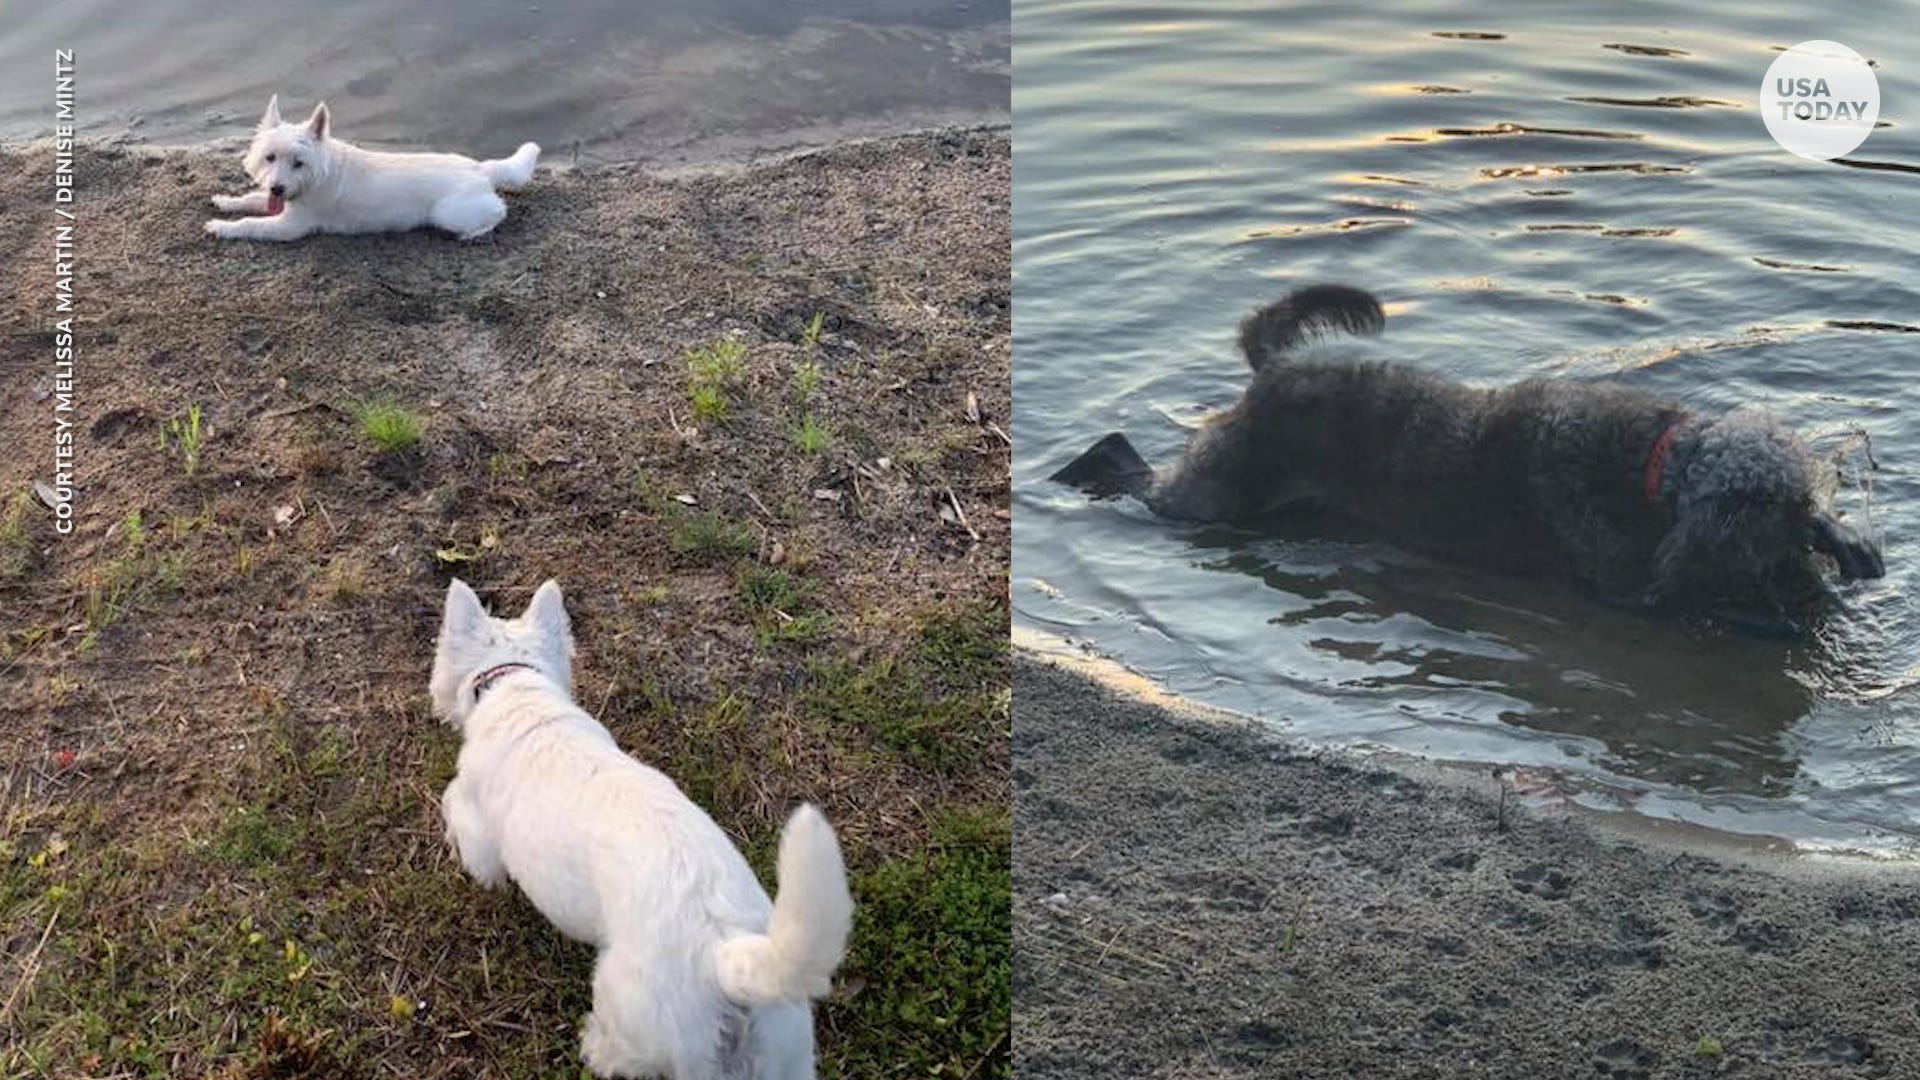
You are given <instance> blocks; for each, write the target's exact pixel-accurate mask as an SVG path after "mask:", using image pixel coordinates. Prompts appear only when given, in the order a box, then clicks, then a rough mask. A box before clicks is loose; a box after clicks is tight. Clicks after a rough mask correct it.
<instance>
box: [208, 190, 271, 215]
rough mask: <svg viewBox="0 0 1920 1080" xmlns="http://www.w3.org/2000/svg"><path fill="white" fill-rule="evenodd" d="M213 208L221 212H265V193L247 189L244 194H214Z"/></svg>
mask: <svg viewBox="0 0 1920 1080" xmlns="http://www.w3.org/2000/svg"><path fill="white" fill-rule="evenodd" d="M213 208H214V209H215V210H218V211H220V212H221V213H223V214H264V213H266V212H267V193H266V192H264V191H249V192H247V193H246V194H245V195H215V196H214V197H213Z"/></svg>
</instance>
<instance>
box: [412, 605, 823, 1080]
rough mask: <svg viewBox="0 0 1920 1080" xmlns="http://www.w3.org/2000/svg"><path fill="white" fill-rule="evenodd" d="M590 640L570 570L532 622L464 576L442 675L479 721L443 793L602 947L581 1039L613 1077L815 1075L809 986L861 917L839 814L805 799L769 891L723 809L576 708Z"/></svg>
mask: <svg viewBox="0 0 1920 1080" xmlns="http://www.w3.org/2000/svg"><path fill="white" fill-rule="evenodd" d="M572 654H573V635H572V631H571V629H570V624H569V622H568V619H567V609H566V605H565V603H564V601H563V600H562V599H561V596H560V586H559V585H557V584H555V583H554V582H552V581H549V582H547V583H546V584H544V585H542V586H540V589H539V591H537V592H535V593H534V595H533V601H532V603H530V604H528V605H527V610H526V611H525V613H523V614H522V615H521V616H520V617H519V618H517V619H495V618H491V617H489V616H488V614H487V612H486V609H485V608H484V607H482V606H481V604H480V599H479V597H477V596H475V595H474V593H473V590H472V589H470V588H468V587H467V585H466V583H465V582H463V581H458V580H456V581H454V583H453V584H452V585H451V586H449V587H448V589H447V604H446V614H445V618H444V620H443V622H442V624H441V627H440V641H439V646H438V653H437V655H436V656H435V658H434V662H433V682H432V691H433V704H434V709H435V711H436V712H438V713H439V714H440V716H441V717H443V718H445V719H446V720H448V721H450V722H452V723H453V724H454V725H455V726H456V727H458V728H459V729H460V733H461V740H462V744H461V747H460V763H459V769H458V773H457V775H455V776H454V778H453V782H452V783H451V784H448V785H447V790H446V793H445V794H444V795H443V796H442V797H441V801H440V808H441V812H442V814H443V815H444V816H445V818H446V822H447V835H448V837H449V838H450V839H451V840H452V842H453V844H454V846H455V848H456V849H457V850H458V851H459V855H460V861H461V862H462V863H463V864H465V866H466V868H467V871H468V872H469V873H471V874H472V875H473V877H474V879H475V880H476V881H478V882H479V883H480V884H481V885H484V886H486V887H488V888H492V887H494V886H497V885H500V884H501V883H503V882H505V881H506V880H508V879H509V878H511V879H512V880H513V881H514V882H516V883H518V884H519V886H520V889H521V891H522V892H524V893H526V895H527V898H528V899H529V900H532V901H533V905H534V906H535V907H537V908H539V909H540V911H541V913H542V914H544V915H545V916H546V917H547V918H548V919H549V920H550V921H551V922H552V923H553V924H554V925H555V926H556V927H558V928H559V929H560V932H561V933H563V934H566V935H567V936H568V937H571V938H574V939H576V940H579V941H585V942H589V943H591V944H592V945H594V946H595V947H596V948H598V949H599V950H600V958H599V960H598V962H597V964H596V965H595V968H594V973H593V1012H592V1013H591V1014H590V1015H588V1017H587V1021H586V1026H585V1029H584V1030H583V1032H582V1033H581V1039H580V1056H581V1059H582V1060H583V1061H584V1062H585V1063H586V1065H587V1067H588V1068H589V1069H591V1070H592V1071H593V1072H594V1073H595V1074H596V1075H599V1076H606V1077H652V1076H665V1077H669V1078H671V1080H811V1078H812V1077H813V1014H812V1011H811V1010H810V1009H809V1007H808V1005H807V1001H808V999H809V998H814V997H820V996H822V995H824V994H826V993H827V991H828V988H829V985H830V982H831V980H832V977H833V971H834V969H835V968H836V967H838V966H839V964H840V959H841V957H842V956H843V955H844V954H845V952H846V944H847V933H848V931H849V929H850V928H851V925H852V921H853V898H852V896H850V895H849V894H848V892H847V879H846V870H845V868H844V867H843V866H842V865H841V861H840V845H839V843H838V842H837V841H836V840H835V839H834V836H833V830H832V829H831V828H830V827H829V826H828V825H827V822H826V819H825V818H823V817H822V816H821V815H820V812H819V811H818V810H816V809H814V808H813V807H812V806H806V805H803V806H801V807H800V808H799V809H798V810H796V811H794V813H793V816H792V817H791V818H789V819H788V820H787V825H786V829H785V831H783V832H782V833H781V835H780V854H779V874H780V892H779V898H778V899H776V900H774V901H772V902H769V901H768V900H767V894H766V891H765V890H763V889H762V888H761V887H760V883H759V882H758V881H757V880H755V879H754V876H753V870H752V868H751V867H749V866H748V865H747V860H746V859H744V858H742V857H741V855H740V853H739V851H737V850H735V848H734V846H733V845H732V844H731V843H729V842H728V841H727V836H726V834H725V833H724V832H722V831H721V830H720V827H719V826H718V825H715V824H714V823H713V819H712V818H710V817H708V816H707V815H706V814H705V813H703V812H702V811H701V809H700V808H699V807H698V806H695V805H694V804H693V803H692V802H691V801H690V800H688V799H687V797H686V796H685V795H683V794H681V793H680V789H679V788H677V787H675V786H674V784H673V781H671V780H669V779H667V777H666V776H664V775H662V774H661V773H660V772H658V771H657V770H654V769H651V768H648V767H647V766H645V765H642V764H640V763H639V762H638V761H635V760H634V759H633V758H631V757H628V756H627V755H626V754H624V753H622V752H621V751H620V748H619V747H618V746H616V745H615V744H614V741H613V736H612V735H611V734H609V733H608V732H607V729H606V728H604V727H602V726H601V725H600V724H599V722H598V721H596V720H594V718H593V717H591V716H589V715H588V714H587V713H586V712H584V711H582V710H581V709H580V708H579V707H578V706H576V705H574V703H573V665H572Z"/></svg>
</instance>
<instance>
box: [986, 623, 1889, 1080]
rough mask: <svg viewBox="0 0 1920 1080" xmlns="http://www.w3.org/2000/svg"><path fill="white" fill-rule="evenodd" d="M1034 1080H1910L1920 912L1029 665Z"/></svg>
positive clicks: (1851, 883)
mask: <svg viewBox="0 0 1920 1080" xmlns="http://www.w3.org/2000/svg"><path fill="white" fill-rule="evenodd" d="M1014 760H1015V763H1016V764H1015V770H1014V830H1015V836H1016V837H1017V838H1018V839H1017V842H1016V844H1015V851H1014V933H1015V942H1016V950H1015V959H1014V1016H1015V1021H1014V1022H1015V1047H1016V1057H1017V1065H1016V1069H1017V1071H1018V1072H1019V1074H1020V1075H1023V1076H1035V1077H1050V1078H1051V1077H1068V1078H1070V1077H1094V1076H1156V1077H1202V1076H1204V1077H1237V1076H1249V1077H1251V1076H1262V1077H1273V1076H1287V1077H1294V1076H1329V1077H1332V1076H1340V1077H1346V1076H1354V1077H1361V1076H1364V1077H1386V1076H1407V1077H1415V1076H1449V1077H1451V1076H1474V1077H1482V1076H1485V1077H1529V1078H1533V1077H1560V1076H1613V1077H1661V1076H1715V1075H1745V1076H1767V1077H1774V1076H1802V1075H1805V1076H1828V1077H1831V1076H1910V1075H1914V1074H1915V1073H1916V1071H1917V1070H1920V1016H1917V1015H1916V999H1915V991H1916V987H1917V986H1920V974H1916V968H1915V965H1914V963H1913V959H1914V957H1915V956H1916V955H1920V893H1916V891H1915V889H1914V888H1913V885H1912V883H1911V881H1910V880H1908V879H1906V878H1904V877H1902V876H1899V875H1894V874H1874V875H1834V876H1823V875H1819V874H1815V873H1810V872H1774V871H1770V870H1768V869H1765V868H1762V867H1760V866H1757V865H1737V864H1735V863H1734V862H1732V861H1721V860H1718V859H1715V858H1709V857H1706V856H1703V855H1699V854H1687V853H1676V852H1674V851H1672V850H1662V849H1658V848H1655V847H1652V846H1649V845H1646V844H1642V843H1637V842H1633V841H1629V840H1626V839H1623V838H1622V837H1620V836H1617V835H1613V834H1610V833H1606V832H1602V831H1599V830H1596V829H1595V828H1594V827H1592V826H1591V825H1589V824H1585V823H1582V822H1578V821H1573V820H1569V819H1565V818H1560V817H1555V816H1549V815H1546V814H1541V813H1535V812H1532V811H1528V810H1515V809H1513V808H1511V807H1510V808H1509V811H1508V814H1507V819H1508V827H1507V828H1506V829H1504V830H1503V829H1501V828H1499V827H1498V823H1497V818H1498V810H1497V808H1496V805H1495V798H1494V789H1493V788H1492V787H1491V786H1489V788H1488V790H1487V792H1486V793H1485V794H1484V795H1483V794H1479V793H1476V792H1473V791H1470V790H1461V789H1458V788H1456V787H1453V786H1449V785H1440V784H1433V783H1427V782H1423V781H1420V780H1415V779H1411V778H1409V777H1407V776H1405V775H1403V774H1401V773H1399V772H1395V771H1392V770H1389V769H1385V768H1382V767H1379V766H1378V765H1376V764H1373V763H1370V762H1367V761H1365V760H1362V759H1356V758H1350V757H1344V756H1340V755H1334V754H1315V753H1304V752H1302V751H1300V750H1298V749H1297V748H1290V747H1288V746H1286V745H1284V744H1281V743H1279V742H1276V741H1273V740H1271V739H1269V738H1266V737H1263V736H1260V735H1258V734H1256V733H1254V732H1251V731H1248V730H1245V729H1240V728H1236V727H1233V726H1223V725H1220V724H1216V723H1211V722H1208V721H1206V720H1204V719H1200V718H1197V717H1187V716H1181V715H1177V714H1175V713H1174V712H1171V711H1168V710H1166V709H1163V708H1159V707H1156V706H1154V705H1151V704H1147V703H1144V702H1142V701H1139V700H1136V699H1132V698H1128V697H1122V696H1119V695H1116V694H1115V693H1114V692H1113V691H1111V690H1109V689H1107V688H1105V687H1103V686H1101V685H1100V684H1098V683H1096V682H1094V681H1092V680H1090V679H1089V678H1087V677H1085V676H1083V675H1080V674H1076V673H1072V672H1069V671H1066V670H1064V669H1061V668H1058V667H1055V666H1053V665H1051V664H1049V663H1047V662H1045V661H1042V660H1039V659H1037V658H1035V657H1034V656H1033V655H1031V654H1026V653H1022V654H1020V655H1018V656H1017V658H1016V661H1015V665H1014Z"/></svg>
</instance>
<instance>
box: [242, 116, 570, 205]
mask: <svg viewBox="0 0 1920 1080" xmlns="http://www.w3.org/2000/svg"><path fill="white" fill-rule="evenodd" d="M331 129H332V120H331V117H330V116H329V114H328V112H327V106H326V104H325V103H324V102H323V103H321V104H320V106H319V107H317V108H315V109H314V110H313V115H312V116H311V117H309V118H308V119H307V121H306V122H305V123H300V124H286V123H282V122H281V120H280V98H279V96H278V95H275V96H274V97H273V99H272V100H270V101H268V102H267V112H266V115H264V116H262V117H261V118H260V128H259V130H258V131H256V132H255V133H254V136H253V142H252V143H251V144H250V145H249V146H248V147H247V158H246V163H247V176H249V177H250V178H252V180H253V182H254V184H255V185H256V188H255V190H253V191H250V192H248V193H246V194H245V195H215V196H214V197H213V205H214V209H216V210H220V211H222V212H224V213H243V214H264V215H265V216H264V217H250V218H239V219H237V220H222V219H220V218H215V219H214V220H212V221H209V222H207V232H209V233H211V234H213V235H214V236H217V237H219V238H221V239H223V240H298V239H300V238H301V237H303V236H306V235H307V234H308V233H316V232H333V233H366V232H404V231H406V230H408V229H417V228H419V227H421V226H422V225H432V226H433V227H434V228H436V229H445V230H446V231H448V232H450V233H452V234H454V235H455V236H457V237H459V238H460V239H462V240H471V239H473V238H474V237H476V236H483V235H485V234H486V233H488V232H490V231H491V230H492V229H493V227H494V226H495V225H498V224H500V222H501V221H502V220H503V219H505V218H506V216H507V204H506V203H505V202H504V201H503V200H502V199H501V198H500V196H499V195H497V194H495V190H496V189H498V190H501V191H516V190H518V189H520V188H522V187H524V186H526V184H527V182H528V181H530V180H532V179H533V166H534V162H535V161H537V160H538V159H539V157H540V148H539V147H538V146H535V145H534V144H533V143H523V144H521V147H520V149H518V150H516V151H514V154H513V156H512V157H510V158H502V159H501V160H499V161H475V160H473V159H472V158H469V157H462V156H461V155H459V154H392V153H383V152H380V151H375V150H362V149H360V148H359V147H357V146H354V145H353V144H352V143H346V142H341V141H340V140H339V139H336V138H333V136H332V130H331Z"/></svg>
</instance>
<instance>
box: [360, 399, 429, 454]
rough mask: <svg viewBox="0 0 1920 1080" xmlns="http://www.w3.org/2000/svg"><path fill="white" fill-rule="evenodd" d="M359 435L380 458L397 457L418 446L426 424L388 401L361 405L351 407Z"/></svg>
mask: <svg viewBox="0 0 1920 1080" xmlns="http://www.w3.org/2000/svg"><path fill="white" fill-rule="evenodd" d="M353 419H354V422H355V423H357V424H359V425H360V434H362V435H364V436H366V439H367V441H368V442H370V443H372V444H373V445H374V448H375V449H377V450H379V451H380V452H381V453H383V454H397V453H401V452H402V451H406V450H411V449H413V448H414V447H416V446H418V445H420V440H421V438H422V437H424V436H425V434H426V430H427V423H426V421H425V420H423V419H421V417H420V415H419V414H418V413H415V412H412V411H411V410H409V409H407V408H405V407H404V406H402V405H399V404H397V403H395V402H393V401H391V400H386V399H381V400H376V401H363V402H361V403H360V404H358V405H355V406H354V407H353Z"/></svg>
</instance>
